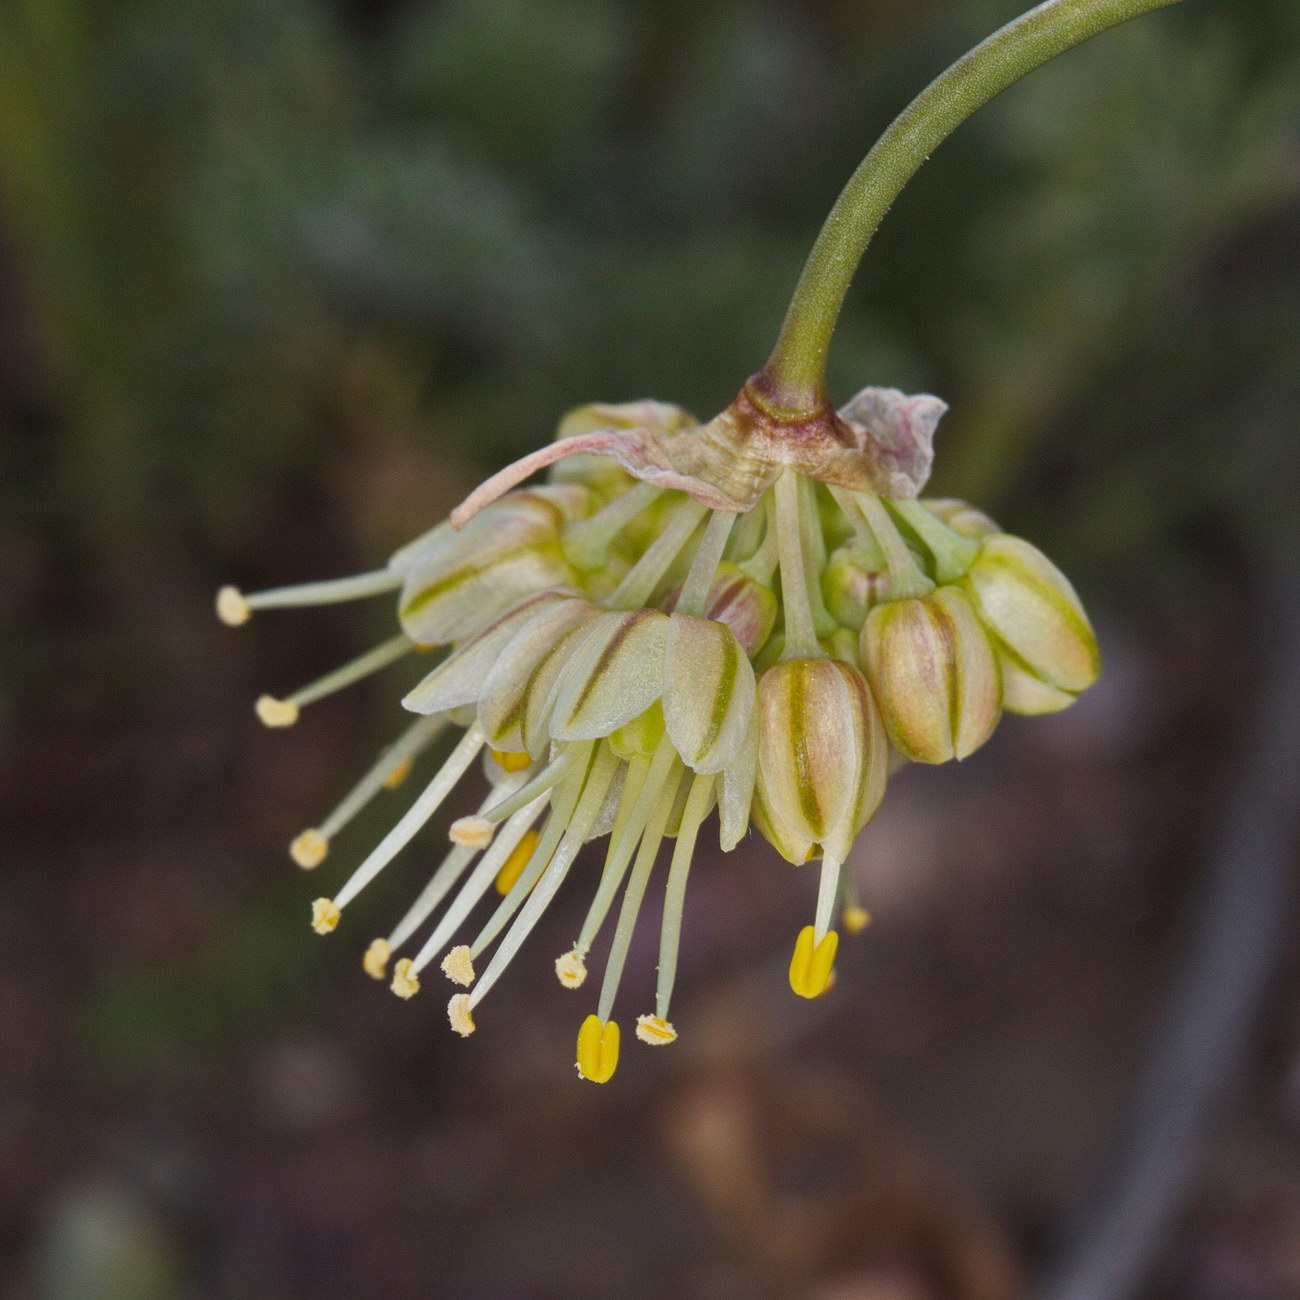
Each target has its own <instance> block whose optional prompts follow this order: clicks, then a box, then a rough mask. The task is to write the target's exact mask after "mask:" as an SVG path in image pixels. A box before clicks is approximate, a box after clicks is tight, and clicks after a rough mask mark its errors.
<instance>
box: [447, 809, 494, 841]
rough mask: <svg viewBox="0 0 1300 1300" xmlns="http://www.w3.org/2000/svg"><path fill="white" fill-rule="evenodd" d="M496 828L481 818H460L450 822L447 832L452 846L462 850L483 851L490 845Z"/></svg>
mask: <svg viewBox="0 0 1300 1300" xmlns="http://www.w3.org/2000/svg"><path fill="white" fill-rule="evenodd" d="M495 832H496V827H495V826H494V825H493V824H492V823H491V822H490V821H485V820H484V819H483V818H482V817H461V818H458V819H457V820H456V821H454V822H452V824H451V830H449V831H448V832H447V834H448V835H449V837H450V838H451V842H452V843H453V844H459V845H460V846H461V848H464V849H485V848H487V846H488V845H489V844H491V843H492V836H493V834H494V833H495Z"/></svg>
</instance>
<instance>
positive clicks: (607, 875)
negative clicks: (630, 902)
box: [575, 739, 677, 956]
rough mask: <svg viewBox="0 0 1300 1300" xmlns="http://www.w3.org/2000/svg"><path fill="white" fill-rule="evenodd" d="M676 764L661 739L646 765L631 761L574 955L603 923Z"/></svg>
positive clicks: (583, 951) (586, 947)
mask: <svg viewBox="0 0 1300 1300" xmlns="http://www.w3.org/2000/svg"><path fill="white" fill-rule="evenodd" d="M676 762H677V754H676V752H675V751H674V749H673V747H672V745H671V743H670V742H669V741H668V740H666V739H665V740H662V741H660V742H659V746H658V748H657V749H656V750H655V752H654V757H653V758H652V759H651V760H650V761H649V762H648V763H647V762H646V761H645V760H644V759H641V760H637V759H633V761H632V762H631V763H630V764H629V765H628V774H627V779H626V781H625V782H624V786H623V796H622V798H621V799H620V800H619V805H618V814H617V816H616V818H615V820H614V830H613V833H612V834H611V835H610V837H609V850H608V852H607V853H606V855H605V865H604V867H603V868H602V870H601V873H600V884H599V885H597V886H596V896H595V897H594V898H593V899H592V900H591V906H590V907H589V908H588V909H587V919H586V920H585V921H584V922H583V923H582V930H581V932H580V933H579V935H578V942H577V944H576V945H575V946H576V948H577V951H578V952H579V953H581V954H583V955H584V956H585V955H586V953H587V952H588V951H589V949H590V948H591V945H592V943H593V942H594V941H595V938H596V935H597V934H598V933H599V932H600V927H601V926H602V925H604V923H605V917H606V916H607V915H608V914H609V909H610V907H611V906H612V905H613V902H614V895H615V894H616V893H617V892H618V887H619V885H621V884H622V883H623V876H624V874H625V872H626V871H627V865H628V863H629V862H630V861H631V859H632V851H633V850H634V849H635V848H636V845H637V841H638V840H639V839H640V838H641V834H642V832H643V831H644V830H645V828H646V824H647V823H648V822H649V820H650V817H651V815H652V814H653V813H654V810H655V807H656V804H657V802H658V801H660V800H661V797H662V793H663V788H664V785H665V784H666V782H667V779H668V774H669V773H670V772H671V771H672V769H673V765H674V764H675V763H676Z"/></svg>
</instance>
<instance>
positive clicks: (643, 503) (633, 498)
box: [561, 483, 659, 570]
mask: <svg viewBox="0 0 1300 1300" xmlns="http://www.w3.org/2000/svg"><path fill="white" fill-rule="evenodd" d="M658 496H659V489H658V488H657V487H655V486H654V484H652V483H637V484H636V485H635V486H633V487H630V488H628V490H627V491H626V492H624V493H622V494H621V495H620V496H617V497H615V498H614V500H613V501H611V502H610V503H609V504H608V505H607V506H603V507H602V508H601V509H600V510H597V511H596V513H595V514H594V515H592V516H591V517H590V518H589V519H580V520H578V521H577V522H576V523H572V524H570V525H569V526H568V527H567V528H566V529H565V530H564V537H563V541H562V543H561V545H562V547H563V549H564V558H565V559H566V560H568V561H569V563H570V564H572V565H573V566H574V567H575V568H578V569H587V570H591V569H599V568H600V567H601V566H602V565H603V564H604V563H605V560H606V558H607V555H608V553H609V545H610V543H611V542H612V541H613V540H614V538H615V537H617V536H618V535H619V533H621V532H622V531H623V529H624V528H626V527H627V526H628V524H630V523H631V522H632V520H633V519H635V518H636V517H637V515H639V514H640V513H641V512H642V511H643V510H644V509H645V508H646V507H647V506H649V505H651V504H652V503H653V502H654V501H655V500H656V498H657V497H658Z"/></svg>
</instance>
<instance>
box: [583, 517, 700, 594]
mask: <svg viewBox="0 0 1300 1300" xmlns="http://www.w3.org/2000/svg"><path fill="white" fill-rule="evenodd" d="M707 513H708V510H707V508H706V507H705V506H702V505H700V504H699V502H698V501H691V500H689V499H688V500H686V501H683V502H682V504H681V505H679V506H678V507H677V510H676V512H675V513H674V514H673V515H672V517H671V518H670V519H669V520H668V522H667V523H666V524H665V525H664V526H663V529H662V531H661V532H660V534H659V536H658V537H656V538H655V539H654V541H653V542H651V543H650V545H649V546H647V547H646V549H645V551H644V552H643V553H642V555H641V558H640V559H639V560H637V562H636V563H635V564H634V565H633V566H632V567H631V568H630V569H629V570H628V571H627V573H626V574H624V576H623V580H622V582H620V583H619V584H618V586H617V587H615V588H614V590H613V592H612V593H611V594H610V595H609V596H608V597H607V598H606V599H605V600H604V601H602V602H601V603H602V604H603V606H604V608H605V609H629V610H630V609H644V608H645V607H646V606H647V605H648V604H649V603H650V597H651V596H652V595H654V592H655V588H656V587H658V586H659V584H660V583H661V582H662V581H663V579H664V576H665V575H666V574H667V573H668V571H669V569H671V568H672V566H673V564H674V562H675V561H676V559H677V557H678V555H679V554H680V553H681V551H682V548H683V547H685V545H686V543H687V542H688V541H690V539H691V534H692V533H694V532H695V529H696V528H697V527H698V526H699V522H700V520H701V519H703V518H704V516H705V515H706V514H707Z"/></svg>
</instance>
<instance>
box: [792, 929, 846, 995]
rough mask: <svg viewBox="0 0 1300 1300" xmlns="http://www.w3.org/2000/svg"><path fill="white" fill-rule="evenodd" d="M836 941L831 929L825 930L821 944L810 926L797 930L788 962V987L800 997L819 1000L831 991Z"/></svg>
mask: <svg viewBox="0 0 1300 1300" xmlns="http://www.w3.org/2000/svg"><path fill="white" fill-rule="evenodd" d="M839 942H840V937H839V935H838V934H837V933H836V932H835V931H834V930H828V931H827V932H826V933H825V934H824V935H823V936H822V938H821V942H820V943H819V942H817V932H816V930H815V929H814V928H813V927H812V926H811V925H805V926H804V928H803V929H802V930H800V931H799V938H798V939H797V940H796V941H795V945H794V956H793V957H792V958H791V959H790V987H791V988H792V989H793V990H794V991H795V992H796V993H797V994H798V995H799V996H800V997H801V998H819V997H821V995H822V994H823V993H825V992H826V990H827V989H828V988H830V984H831V973H832V969H833V967H834V965H835V950H836V948H838V947H839Z"/></svg>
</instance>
